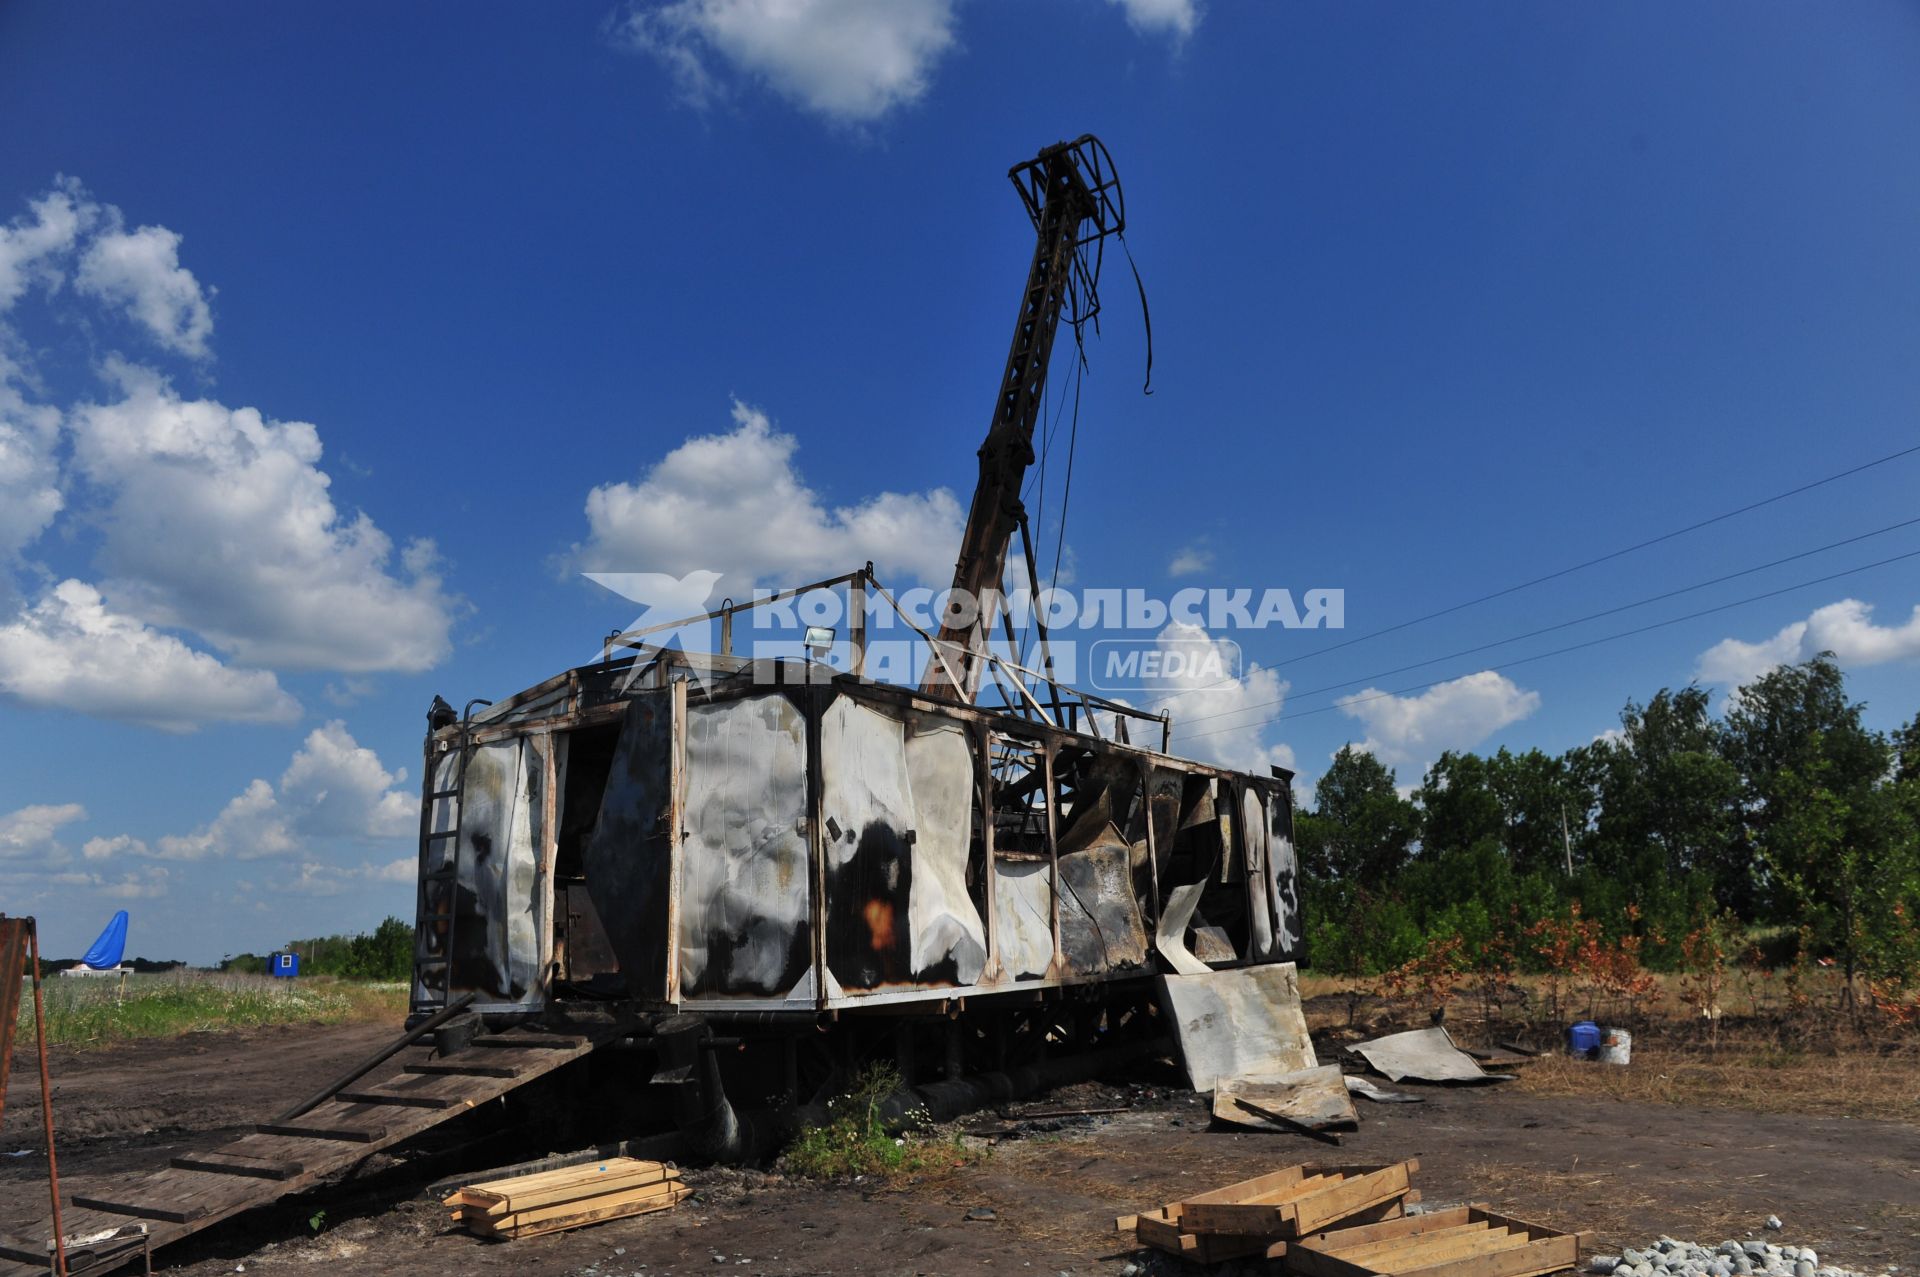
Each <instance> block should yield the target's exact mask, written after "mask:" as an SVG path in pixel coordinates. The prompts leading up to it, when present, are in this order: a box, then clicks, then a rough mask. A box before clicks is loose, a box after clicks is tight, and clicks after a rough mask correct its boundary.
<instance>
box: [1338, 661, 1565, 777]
mask: <svg viewBox="0 0 1920 1277" xmlns="http://www.w3.org/2000/svg"><path fill="white" fill-rule="evenodd" d="M1338 703H1339V705H1340V708H1341V709H1342V710H1343V711H1345V712H1346V713H1347V714H1348V715H1350V716H1351V717H1353V718H1357V719H1359V720H1360V722H1361V723H1363V724H1365V726H1366V729H1367V737H1366V739H1365V740H1364V741H1362V742H1361V743H1360V745H1359V748H1361V749H1365V750H1367V751H1369V752H1371V753H1372V754H1373V755H1374V756H1375V757H1377V758H1379V759H1380V761H1381V762H1384V763H1388V764H1391V765H1393V766H1396V767H1404V766H1407V765H1409V764H1418V765H1421V766H1424V765H1425V764H1426V763H1428V762H1430V761H1431V760H1432V759H1433V758H1434V757H1436V756H1437V755H1439V754H1440V753H1442V752H1443V751H1445V750H1449V749H1469V748H1472V747H1473V746H1475V745H1478V744H1479V743H1480V742H1481V741H1483V740H1485V739H1486V738H1487V737H1489V736H1491V735H1493V733H1495V732H1497V731H1499V730H1500V729H1501V728H1502V727H1505V726H1506V725H1507V724H1509V723H1517V722H1519V721H1520V720H1521V719H1523V718H1525V717H1527V716H1528V715H1529V714H1531V713H1533V712H1534V711H1535V710H1536V709H1539V708H1540V693H1538V692H1530V691H1525V690H1523V689H1522V688H1520V687H1519V686H1518V685H1516V684H1515V683H1514V682H1513V681H1512V680H1510V679H1508V678H1507V677H1506V676H1505V675H1504V674H1496V673H1495V672H1493V671H1492V670H1482V671H1480V672H1479V673H1478V674H1468V675H1466V676H1465V677H1464V678H1456V679H1453V680H1451V681H1450V682H1446V683H1440V684H1437V685H1435V686H1433V687H1429V688H1428V689H1427V690H1426V691H1424V692H1421V693H1420V694H1419V695H1417V696H1393V695H1388V694H1384V693H1382V692H1380V691H1378V690H1376V689H1374V688H1371V687H1369V688H1367V689H1366V690H1364V691H1360V692H1356V693H1354V694H1353V695H1352V696H1343V697H1341V698H1340V700H1339V702H1338Z"/></svg>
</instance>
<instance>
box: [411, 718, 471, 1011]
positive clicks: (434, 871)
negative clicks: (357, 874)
mask: <svg viewBox="0 0 1920 1277" xmlns="http://www.w3.org/2000/svg"><path fill="white" fill-rule="evenodd" d="M428 768H429V770H430V771H431V773H432V777H431V779H430V780H429V781H428V782H427V791H428V792H429V793H446V792H448V791H450V790H452V789H453V787H454V785H455V784H456V783H457V781H458V778H459V775H460V758H459V756H458V754H456V753H453V752H451V751H449V752H446V753H441V754H437V755H429V761H428ZM457 816H458V812H457V809H456V808H455V807H454V804H453V800H452V799H451V798H436V799H433V800H432V804H431V806H430V807H429V809H428V812H427V818H426V821H425V822H424V823H425V829H424V831H423V832H424V834H425V836H424V837H422V838H421V840H420V899H419V904H418V906H417V916H416V917H415V920H414V946H415V952H416V957H417V958H418V959H420V960H422V961H425V962H429V963H432V964H435V969H437V964H438V962H439V960H440V959H442V958H445V957H446V956H447V937H448V935H449V934H450V931H451V929H450V926H449V924H448V923H447V921H446V920H445V918H446V915H448V914H452V913H454V912H455V908H454V905H455V901H456V899H457V897H458V895H459V885H458V884H457V883H455V882H452V881H450V880H448V879H446V878H442V877H440V875H441V874H443V873H445V872H446V869H447V866H448V865H449V864H451V863H452V861H453V854H454V845H453V841H454V840H453V839H451V838H442V837H437V836H435V835H439V834H444V833H446V832H447V831H448V830H450V829H452V828H453V827H454V821H455V819H456V818H457ZM420 970H421V967H420V964H419V962H416V964H415V979H414V983H413V1005H415V1006H420V1005H422V1004H425V1003H429V1002H435V1001H438V1000H440V999H441V994H442V991H441V990H440V989H439V988H437V987H435V988H429V987H428V986H427V985H426V984H425V983H424V982H422V981H421V980H420V979H419V978H418V974H419V971H420Z"/></svg>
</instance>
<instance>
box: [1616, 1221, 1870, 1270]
mask: <svg viewBox="0 0 1920 1277" xmlns="http://www.w3.org/2000/svg"><path fill="white" fill-rule="evenodd" d="M1769 1223H1771V1221H1769ZM1587 1271H1588V1272H1593V1273H1607V1274H1612V1275H1613V1277H1871V1275H1870V1274H1866V1273H1857V1272H1854V1271H1853V1270H1851V1269H1847V1268H1835V1267H1833V1266H1832V1265H1830V1264H1822V1263H1821V1262H1820V1256H1819V1255H1818V1254H1817V1253H1815V1251H1814V1249H1813V1248H1812V1247H1811V1246H1781V1245H1777V1244H1775V1243H1773V1242H1767V1241H1744V1242H1736V1241H1724V1242H1721V1243H1720V1244H1719V1245H1718V1246H1712V1247H1708V1246H1699V1245H1695V1244H1694V1243H1692V1242H1682V1241H1675V1240H1674V1239H1673V1238H1671V1237H1662V1238H1661V1239H1660V1240H1659V1241H1657V1242H1655V1243H1654V1244H1653V1245H1651V1246H1649V1247H1647V1248H1646V1249H1645V1250H1633V1249H1631V1248H1630V1249H1627V1250H1623V1251H1621V1252H1620V1253H1619V1254H1618V1255H1595V1256H1594V1257H1593V1258H1592V1259H1590V1260H1588V1261H1587ZM1882 1277H1884V1275H1882Z"/></svg>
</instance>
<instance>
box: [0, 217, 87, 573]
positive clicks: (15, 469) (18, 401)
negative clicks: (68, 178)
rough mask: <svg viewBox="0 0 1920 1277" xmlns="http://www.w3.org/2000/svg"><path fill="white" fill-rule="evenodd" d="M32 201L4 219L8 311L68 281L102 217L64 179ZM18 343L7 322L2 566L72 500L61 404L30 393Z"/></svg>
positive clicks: (2, 340)
mask: <svg viewBox="0 0 1920 1277" xmlns="http://www.w3.org/2000/svg"><path fill="white" fill-rule="evenodd" d="M28 208H29V210H30V212H29V213H28V214H25V215H22V216H19V217H16V218H14V219H13V220H12V221H11V222H9V223H7V224H5V225H0V316H4V315H5V314H6V313H7V311H9V310H10V309H11V308H12V307H13V304H14V303H15V302H17V301H19V300H20V298H21V297H22V296H23V295H24V294H25V293H26V291H27V289H28V288H29V287H30V286H32V285H34V284H36V283H37V284H39V285H40V286H42V287H44V288H46V289H47V290H49V291H53V290H57V289H58V288H59V287H60V286H61V284H62V283H63V281H64V278H65V277H64V269H63V264H64V261H65V259H66V258H67V257H68V256H70V255H71V253H72V251H73V247H74V244H75V243H76V242H77V241H78V239H79V237H80V235H81V233H82V231H84V230H85V229H86V228H87V226H88V225H89V224H90V223H91V222H92V220H93V219H94V217H95V216H96V214H95V212H94V211H93V210H92V206H91V205H90V204H89V203H87V202H86V200H85V199H84V197H83V196H82V195H81V194H80V193H79V188H78V185H77V184H75V183H63V184H61V185H58V186H56V187H55V188H54V189H53V190H51V191H49V192H47V193H46V194H45V195H43V196H41V197H40V198H39V199H36V200H33V201H31V202H30V203H29V205H28ZM11 344H12V334H11V333H10V331H9V330H8V329H7V328H6V327H5V326H4V325H0V573H3V572H4V570H5V569H7V568H10V567H12V566H13V565H14V564H15V563H16V562H17V561H18V559H19V556H20V552H21V551H22V550H24V549H25V548H26V547H27V546H29V545H31V544H33V542H34V541H36V540H37V539H38V538H39V536H40V534H41V533H42V532H44V531H45V530H46V528H47V525H48V524H50V523H52V522H53V518H54V516H55V515H56V514H58V513H59V512H60V510H61V508H62V507H63V506H64V505H65V504H66V502H65V498H64V497H63V496H62V494H61V485H60V475H59V466H58V463H57V459H56V457H55V453H54V448H55V445H56V444H57V443H58V442H59V434H60V413H59V410H58V409H56V408H52V407H50V406H48V405H45V404H39V403H34V402H32V401H31V400H29V398H28V397H27V395H26V394H25V393H24V392H23V390H22V385H21V383H22V382H23V381H25V379H26V378H25V376H24V373H23V370H22V369H21V367H20V366H19V365H18V364H16V363H15V362H14V361H13V359H12V358H11V357H10V355H9V354H8V351H7V347H8V346H9V345H11ZM11 594H12V582H11V580H10V579H9V578H8V577H6V576H4V575H0V601H4V600H6V599H8V598H10V597H11Z"/></svg>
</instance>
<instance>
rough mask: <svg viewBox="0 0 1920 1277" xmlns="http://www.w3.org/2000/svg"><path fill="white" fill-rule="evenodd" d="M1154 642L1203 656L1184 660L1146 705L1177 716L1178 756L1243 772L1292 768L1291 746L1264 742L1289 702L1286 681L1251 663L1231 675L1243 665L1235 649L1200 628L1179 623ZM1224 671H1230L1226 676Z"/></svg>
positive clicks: (1168, 649) (1175, 745)
mask: <svg viewBox="0 0 1920 1277" xmlns="http://www.w3.org/2000/svg"><path fill="white" fill-rule="evenodd" d="M1154 643H1155V646H1157V647H1158V648H1159V649H1160V650H1161V651H1163V652H1174V651H1180V652H1184V653H1186V654H1189V655H1193V654H1198V655H1199V656H1200V659H1197V660H1190V661H1187V662H1185V663H1184V665H1183V666H1182V667H1181V668H1180V669H1179V670H1178V672H1177V673H1176V674H1174V675H1173V676H1172V677H1171V678H1170V679H1169V680H1168V681H1169V682H1170V683H1171V686H1170V687H1169V688H1168V690H1167V691H1166V692H1165V693H1163V694H1160V695H1156V696H1154V697H1153V698H1152V700H1151V702H1150V703H1149V705H1148V708H1149V709H1151V710H1152V711H1154V712H1155V713H1159V712H1161V711H1165V712H1166V713H1168V714H1171V715H1172V716H1173V750H1174V752H1175V753H1178V754H1180V755H1182V756H1184V757H1189V758H1198V759H1200V760H1202V761H1205V762H1213V763H1218V764H1220V765H1221V766H1222V767H1234V768H1238V769H1240V770H1242V771H1259V770H1261V769H1262V768H1265V767H1268V766H1278V767H1285V768H1287V769H1288V770H1289V771H1291V770H1293V766H1294V756H1293V749H1292V747H1291V746H1288V745H1284V744H1269V743H1267V742H1265V741H1263V740H1262V739H1261V738H1262V737H1263V736H1264V735H1265V734H1266V731H1267V728H1268V726H1269V724H1270V723H1271V721H1272V720H1273V719H1275V718H1277V717H1278V716H1279V714H1280V710H1281V706H1282V705H1283V704H1284V703H1285V701H1286V696H1287V691H1288V689H1289V687H1290V684H1288V683H1287V682H1286V680H1284V679H1282V678H1281V677H1280V676H1279V675H1278V674H1277V673H1275V672H1274V671H1273V670H1270V669H1263V668H1261V667H1260V666H1258V665H1249V666H1247V668H1246V669H1245V670H1244V671H1242V672H1241V673H1240V674H1239V676H1238V677H1233V676H1232V671H1234V670H1236V669H1238V668H1239V663H1240V658H1239V651H1238V649H1237V647H1236V646H1235V645H1234V644H1233V643H1232V642H1231V641H1230V640H1227V639H1219V638H1214V637H1213V636H1212V635H1210V634H1208V633H1207V631H1206V630H1205V629H1204V628H1202V627H1201V626H1198V625H1187V624H1184V623H1182V622H1180V621H1175V622H1173V623H1172V624H1170V625H1168V626H1167V627H1166V628H1165V629H1164V630H1161V631H1160V633H1159V634H1158V635H1156V636H1155V638H1154ZM1208 654H1211V655H1210V657H1209V656H1208ZM1222 671H1226V672H1227V674H1226V676H1225V677H1223V675H1222V673H1221V672H1222ZM1151 743H1153V744H1154V745H1155V746H1156V747H1157V745H1158V742H1157V741H1155V742H1151Z"/></svg>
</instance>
